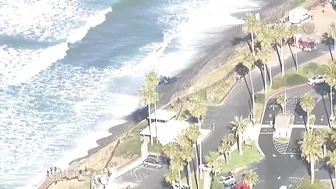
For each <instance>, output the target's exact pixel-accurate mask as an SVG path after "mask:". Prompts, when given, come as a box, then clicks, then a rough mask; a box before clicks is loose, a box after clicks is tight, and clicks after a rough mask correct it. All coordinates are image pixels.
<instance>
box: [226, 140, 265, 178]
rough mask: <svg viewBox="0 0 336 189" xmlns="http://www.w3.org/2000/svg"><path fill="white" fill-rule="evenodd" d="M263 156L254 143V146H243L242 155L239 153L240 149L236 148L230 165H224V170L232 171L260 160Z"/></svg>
mask: <svg viewBox="0 0 336 189" xmlns="http://www.w3.org/2000/svg"><path fill="white" fill-rule="evenodd" d="M261 157H262V156H261V154H260V153H259V152H258V150H257V147H256V146H255V145H253V146H252V147H243V155H241V156H240V155H239V153H238V150H235V151H233V152H232V154H231V160H230V162H229V165H226V164H225V165H224V167H223V172H228V171H232V170H234V169H236V168H239V167H242V166H245V165H248V164H250V163H253V162H256V161H259V160H260V158H261ZM223 161H225V160H223Z"/></svg>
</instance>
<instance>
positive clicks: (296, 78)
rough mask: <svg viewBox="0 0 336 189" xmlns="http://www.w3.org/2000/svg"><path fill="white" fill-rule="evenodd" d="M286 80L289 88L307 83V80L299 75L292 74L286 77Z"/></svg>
mask: <svg viewBox="0 0 336 189" xmlns="http://www.w3.org/2000/svg"><path fill="white" fill-rule="evenodd" d="M285 79H286V82H285V83H286V85H287V86H292V85H297V84H301V83H305V82H306V81H307V78H305V77H303V76H301V75H299V74H291V75H288V76H287V77H285Z"/></svg>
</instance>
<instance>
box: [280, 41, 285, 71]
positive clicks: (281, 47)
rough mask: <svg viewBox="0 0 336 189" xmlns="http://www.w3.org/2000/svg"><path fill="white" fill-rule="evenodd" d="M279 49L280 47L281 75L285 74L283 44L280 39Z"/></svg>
mask: <svg viewBox="0 0 336 189" xmlns="http://www.w3.org/2000/svg"><path fill="white" fill-rule="evenodd" d="M280 49H281V58H280V59H281V75H282V76H284V75H285V63H284V62H283V45H282V39H281V41H280Z"/></svg>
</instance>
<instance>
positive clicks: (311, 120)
mask: <svg viewBox="0 0 336 189" xmlns="http://www.w3.org/2000/svg"><path fill="white" fill-rule="evenodd" d="M315 121H316V117H315V115H313V114H312V115H310V116H309V124H310V125H314V123H315Z"/></svg>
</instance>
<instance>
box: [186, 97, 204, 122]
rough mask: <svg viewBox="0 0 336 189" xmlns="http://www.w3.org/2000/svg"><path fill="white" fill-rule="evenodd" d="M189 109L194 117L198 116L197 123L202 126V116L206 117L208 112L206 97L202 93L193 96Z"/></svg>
mask: <svg viewBox="0 0 336 189" xmlns="http://www.w3.org/2000/svg"><path fill="white" fill-rule="evenodd" d="M188 110H189V112H190V114H191V115H192V116H193V117H195V118H197V124H198V126H199V127H200V128H201V117H204V116H205V114H206V112H207V107H206V104H205V101H204V99H203V98H202V97H201V96H200V95H194V96H192V97H191V99H190V104H189V107H188Z"/></svg>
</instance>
